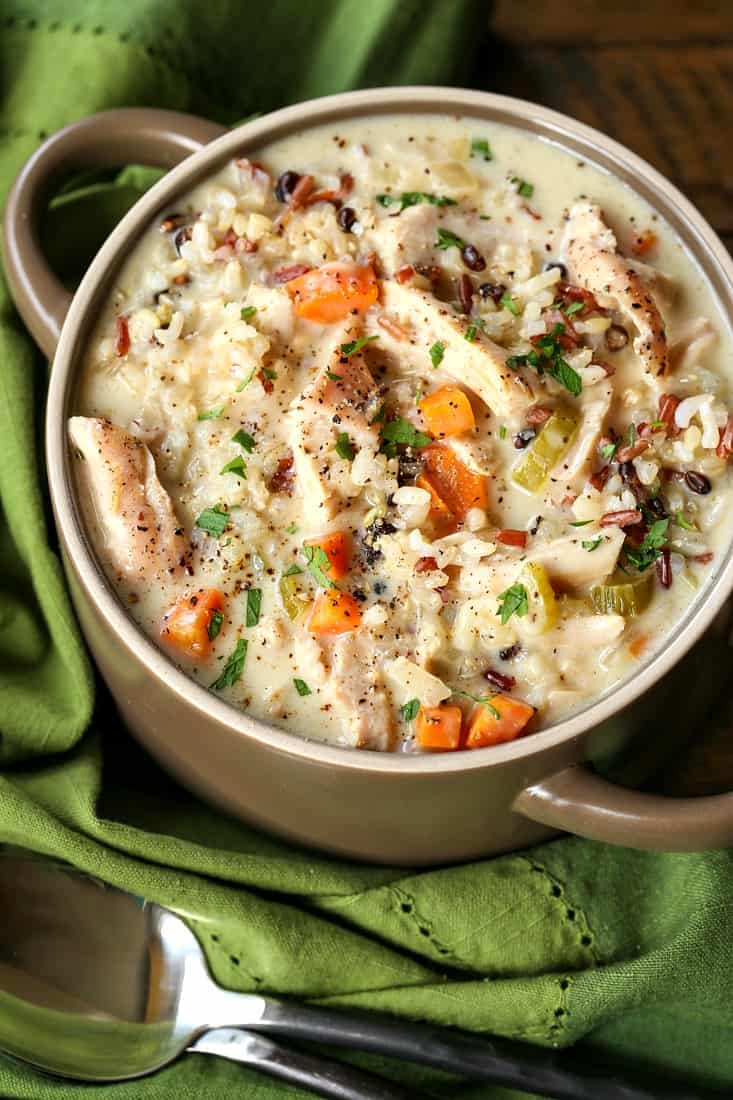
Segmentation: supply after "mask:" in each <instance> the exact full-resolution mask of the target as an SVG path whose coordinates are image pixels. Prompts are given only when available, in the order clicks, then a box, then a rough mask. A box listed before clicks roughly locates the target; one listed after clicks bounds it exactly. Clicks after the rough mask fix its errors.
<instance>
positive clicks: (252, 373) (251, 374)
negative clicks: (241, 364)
mask: <svg viewBox="0 0 733 1100" xmlns="http://www.w3.org/2000/svg"><path fill="white" fill-rule="evenodd" d="M254 376H255V370H254V368H253V369H252V370H251V371H250V372H249V374H248V375H247V377H246V378H243V379H242V381H241V382H240V383H239V385H238V386H237V391H236V392H237V393H241V392H242V390H243V389H244V388H245V386H248V385H249V384H250V382H251V381H252V379H253V378H254Z"/></svg>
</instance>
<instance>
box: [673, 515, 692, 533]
mask: <svg viewBox="0 0 733 1100" xmlns="http://www.w3.org/2000/svg"><path fill="white" fill-rule="evenodd" d="M674 521H675V523H676V524H677V526H678V527H681V528H682V530H683V531H697V527H695V524H694V523H690V521H689V520H687V519H685V517H684V516H683V515H682V512H675V514H674Z"/></svg>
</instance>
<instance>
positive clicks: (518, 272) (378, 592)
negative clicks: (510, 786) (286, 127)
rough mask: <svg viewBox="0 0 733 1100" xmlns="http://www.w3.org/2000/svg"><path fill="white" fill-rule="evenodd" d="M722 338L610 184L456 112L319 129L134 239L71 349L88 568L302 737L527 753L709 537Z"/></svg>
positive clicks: (228, 173) (627, 657)
mask: <svg viewBox="0 0 733 1100" xmlns="http://www.w3.org/2000/svg"><path fill="white" fill-rule="evenodd" d="M730 362H731V340H730V333H729V330H728V327H727V324H726V321H725V319H724V318H723V316H722V315H721V312H720V308H719V306H718V304H717V302H716V300H715V299H714V297H713V295H712V293H711V291H710V289H709V287H708V285H707V284H706V282H705V279H704V278H703V276H702V273H701V272H700V270H699V268H698V267H697V265H696V263H695V262H694V261H693V260H692V258H691V257H690V256H689V255H688V254H687V252H686V251H685V249H684V247H683V246H682V244H681V242H680V241H679V239H678V238H677V237H676V236H675V235H674V233H673V232H672V231H671V230H670V228H669V226H667V225H666V223H665V222H664V221H663V220H662V219H661V218H660V217H659V216H658V215H657V214H656V213H655V212H654V211H653V210H652V209H651V208H650V207H649V206H648V205H647V204H646V203H645V202H644V201H643V200H642V199H641V198H640V197H639V196H637V195H636V194H634V193H633V192H632V191H631V190H630V189H629V188H628V187H626V186H624V185H623V184H621V183H620V182H619V181H618V180H616V179H614V178H612V177H611V176H609V175H608V174H606V173H604V172H602V171H600V170H599V169H597V168H595V167H593V166H592V165H591V164H589V163H587V162H583V161H579V160H578V159H577V158H575V157H573V156H571V155H570V154H568V153H566V152H564V151H563V150H562V149H560V148H558V147H557V146H555V145H552V144H550V143H548V142H543V141H541V140H539V139H537V138H535V137H532V136H530V135H527V134H525V133H522V132H520V131H517V130H514V129H511V128H509V127H504V126H500V125H493V124H492V125H489V124H484V123H480V122H477V121H476V120H472V119H462V118H456V117H451V118H448V117H432V116H419V117H408V116H393V117H380V118H375V119H373V120H371V121H365V120H363V119H359V120H354V121H351V122H342V123H339V124H338V125H336V126H327V127H319V128H314V129H312V130H309V131H307V132H305V133H303V134H299V135H297V136H292V137H289V138H287V139H285V140H282V141H279V142H277V143H274V144H272V145H269V146H267V147H265V148H263V149H262V150H261V151H260V153H259V154H258V155H257V157H256V159H255V160H253V161H250V160H240V161H232V162H230V163H228V164H227V165H226V166H225V167H224V168H223V169H222V170H221V171H219V172H218V173H217V175H216V176H215V177H213V178H212V179H211V180H209V181H208V182H206V183H205V184H202V185H200V186H198V187H197V188H196V189H195V190H193V191H192V192H191V193H190V194H188V195H187V196H186V197H184V198H183V199H181V200H180V201H179V202H177V203H176V206H175V208H174V209H171V210H170V211H168V212H167V213H166V214H165V215H164V216H162V217H161V219H160V220H159V222H157V223H156V224H155V225H153V226H151V227H150V229H149V230H148V232H147V233H146V234H145V235H144V236H143V238H142V239H141V241H140V242H139V244H138V245H137V247H136V249H135V251H134V252H133V254H132V256H131V257H130V259H129V260H128V262H127V263H126V264H125V266H124V267H123V269H122V271H121V274H120V276H119V278H118V279H117V281H116V284H115V286H114V289H113V291H112V293H111V294H110V296H109V300H108V302H107V304H106V307H105V308H104V310H103V311H102V314H101V316H100V318H99V322H98V326H97V329H96V332H95V334H94V336H93V339H92V340H91V341H90V346H89V349H88V353H87V355H86V360H85V367H84V373H83V378H82V385H81V389H80V395H79V400H78V413H79V415H78V416H75V417H73V418H72V420H71V421H70V428H69V434H70V440H71V445H72V448H73V453H74V455H75V457H76V459H77V461H76V462H75V471H76V474H77V477H78V482H79V486H80V492H81V496H82V499H83V501H84V502H85V507H86V511H87V515H88V519H89V525H90V529H91V532H92V535H93V539H94V542H95V546H96V550H97V553H98V555H99V558H100V560H101V562H102V564H103V566H104V568H105V570H106V572H107V575H108V577H109V579H110V581H111V583H112V584H113V585H114V587H115V588H116V590H117V592H118V594H119V597H120V599H121V600H122V602H123V603H124V605H125V606H126V607H127V608H128V610H129V613H130V614H131V615H132V616H133V618H134V619H135V620H136V622H137V623H139V625H140V626H141V628H142V629H143V630H144V631H145V632H146V633H147V634H148V635H149V636H150V637H151V638H152V639H153V640H154V641H155V642H156V643H157V644H158V645H160V646H161V648H162V649H163V650H164V651H165V652H166V653H167V654H168V655H169V656H170V657H171V659H172V660H173V661H175V662H176V663H177V664H178V665H179V666H180V667H181V668H183V669H184V670H185V671H187V672H188V673H189V674H190V675H191V676H192V677H194V678H195V679H196V680H198V681H200V682H201V683H202V684H203V685H204V686H205V687H207V688H210V689H211V690H212V692H215V693H216V694H218V695H220V696H221V697H223V698H225V699H227V700H228V701H230V702H231V703H232V704H233V705H234V706H236V707H239V708H241V709H244V710H246V711H247V712H248V713H250V714H252V715H253V716H255V717H257V718H261V719H264V720H266V721H268V722H271V723H274V724H275V725H278V726H280V727H282V728H284V729H287V730H290V731H292V732H295V733H298V734H301V735H302V736H305V737H308V738H315V739H319V740H325V741H329V742H332V743H334V744H338V745H344V746H352V747H362V748H370V749H376V750H387V751H405V752H420V751H439V750H450V749H463V748H479V747H484V746H489V745H494V744H498V743H500V742H502V741H507V740H511V739H513V738H515V737H518V736H525V735H530V734H531V733H532V732H534V731H536V730H538V729H541V728H544V727H546V726H548V725H550V724H551V723H553V722H554V721H556V720H558V719H559V718H561V717H564V716H565V715H567V714H569V713H571V712H572V711H574V710H577V709H578V708H580V707H582V706H584V705H586V704H587V703H588V702H589V701H591V700H592V699H594V698H596V697H597V696H598V695H599V694H601V693H602V692H604V691H606V690H608V689H609V688H611V687H612V686H613V685H615V684H617V683H618V682H619V681H621V680H622V679H625V678H627V677H629V676H631V675H633V674H634V672H635V671H636V670H638V668H639V667H640V665H641V663H642V662H644V661H645V660H647V659H648V658H649V657H650V656H651V655H652V654H653V653H654V652H655V651H657V650H658V649H659V648H660V647H662V646H663V645H664V643H665V637H666V636H667V634H668V632H669V631H670V630H671V629H672V628H673V626H674V624H675V622H676V621H677V620H678V619H679V618H680V616H681V615H682V614H683V612H684V609H685V607H686V606H687V604H688V603H689V601H690V600H691V599H692V598H693V596H694V595H695V594H696V592H698V591H699V590H700V588H701V587H702V586H703V585H704V584H705V583H706V579H707V578H708V577H709V576H710V574H711V572H712V570H713V569H714V568H715V562H716V559H718V558H719V557H720V555H721V554H722V552H723V551H724V549H725V547H726V545H727V544H728V541H729V538H730V513H731V508H730V501H731V486H730V473H729V462H728V456H729V454H730V452H731V451H732V450H733V419H731V418H729V413H728V409H729V407H730V404H731V399H730V385H731V378H730V369H729V364H730Z"/></svg>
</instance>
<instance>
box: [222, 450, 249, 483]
mask: <svg viewBox="0 0 733 1100" xmlns="http://www.w3.org/2000/svg"><path fill="white" fill-rule="evenodd" d="M219 473H220V474H236V475H237V477H242V478H244V480H245V481H246V480H247V464H246V463H245V461H244V459H243V458H242V456H241V455H237V457H236V458H233V459H232V460H231V462H227V464H226V466H222V468H221V470H219Z"/></svg>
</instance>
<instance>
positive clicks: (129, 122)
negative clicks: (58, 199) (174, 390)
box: [3, 107, 225, 359]
mask: <svg viewBox="0 0 733 1100" xmlns="http://www.w3.org/2000/svg"><path fill="white" fill-rule="evenodd" d="M224 132H225V128H224V127H223V126H219V125H217V124H216V123H214V122H208V121H206V120H205V119H202V118H196V117H195V116H194V115H185V114H180V113H179V112H177V111H159V110H153V109H151V108H147V107H125V108H121V109H119V110H114V111H103V112H101V113H100V114H96V115H91V116H90V117H89V118H84V119H82V120H81V121H80V122H74V123H72V125H71V126H67V127H66V128H65V129H63V130H59V132H58V133H57V134H53V136H52V137H50V138H48V140H47V141H44V142H43V144H42V145H40V146H39V148H38V149H37V150H36V152H35V153H34V154H33V156H32V157H31V158H30V159H29V160H28V161H27V162H26V164H25V166H24V168H23V169H22V171H21V173H20V175H19V176H18V178H17V179H16V181H15V183H14V184H13V187H12V188H11V191H10V194H9V195H8V200H7V203H6V206H5V213H4V216H3V250H4V261H5V272H6V275H7V280H8V284H9V286H10V293H11V295H12V297H13V300H14V301H15V304H16V306H17V307H18V311H19V312H20V315H21V317H22V318H23V320H24V321H25V323H26V325H27V326H28V328H29V329H30V331H31V334H32V336H33V338H34V340H35V341H36V343H37V344H38V345H39V346H40V348H41V349H42V351H43V352H44V353H45V354H46V355H47V356H48V358H49V359H51V358H53V354H54V351H55V350H56V344H57V343H58V340H59V335H60V333H61V326H62V324H63V321H64V317H65V316H66V313H67V311H68V308H69V305H70V303H71V295H70V294H69V292H68V291H67V290H66V289H65V287H64V286H63V285H62V284H61V282H60V281H59V280H58V279H57V278H56V276H55V275H54V273H53V272H52V270H51V268H50V267H49V265H48V263H47V261H46V258H45V257H44V255H43V252H42V251H41V246H40V228H41V222H42V218H43V215H44V213H45V210H46V206H47V205H48V202H49V200H50V198H51V196H52V194H53V192H54V189H55V188H56V187H57V186H58V184H59V183H60V182H61V181H62V180H63V179H64V178H68V177H69V176H70V175H71V174H73V173H74V172H79V171H83V170H85V169H93V168H117V167H121V166H122V165H123V164H146V165H154V166H156V167H159V168H172V167H173V165H175V164H178V163H179V161H182V160H183V159H184V158H185V157H187V156H189V154H191V153H195V152H196V151H197V150H198V149H200V148H201V147H202V146H204V145H206V144H207V142H209V141H213V139H214V138H217V137H220V135H221V134H223V133H224Z"/></svg>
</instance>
